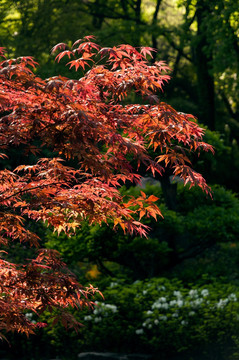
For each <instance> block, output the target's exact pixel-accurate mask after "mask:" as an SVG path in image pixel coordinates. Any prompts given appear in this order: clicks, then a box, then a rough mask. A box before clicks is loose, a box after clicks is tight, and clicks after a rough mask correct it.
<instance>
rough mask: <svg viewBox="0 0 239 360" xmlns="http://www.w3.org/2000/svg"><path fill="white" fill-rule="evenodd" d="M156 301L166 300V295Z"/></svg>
mask: <svg viewBox="0 0 239 360" xmlns="http://www.w3.org/2000/svg"><path fill="white" fill-rule="evenodd" d="M158 301H160V302H166V297H161V298H159V299H158Z"/></svg>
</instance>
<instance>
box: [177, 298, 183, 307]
mask: <svg viewBox="0 0 239 360" xmlns="http://www.w3.org/2000/svg"><path fill="white" fill-rule="evenodd" d="M177 305H178V307H182V306H183V300H180V299H178V300H177Z"/></svg>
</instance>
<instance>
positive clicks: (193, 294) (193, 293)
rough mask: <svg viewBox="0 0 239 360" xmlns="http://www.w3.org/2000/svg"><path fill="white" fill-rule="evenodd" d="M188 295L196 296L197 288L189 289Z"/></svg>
mask: <svg viewBox="0 0 239 360" xmlns="http://www.w3.org/2000/svg"><path fill="white" fill-rule="evenodd" d="M189 296H190V297H198V291H197V290H190V291H189Z"/></svg>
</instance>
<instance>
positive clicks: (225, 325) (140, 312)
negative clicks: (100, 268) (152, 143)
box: [82, 278, 239, 357]
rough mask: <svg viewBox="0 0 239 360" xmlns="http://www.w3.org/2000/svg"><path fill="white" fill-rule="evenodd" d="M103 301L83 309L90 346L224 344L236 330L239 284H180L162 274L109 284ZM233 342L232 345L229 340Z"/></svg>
mask: <svg viewBox="0 0 239 360" xmlns="http://www.w3.org/2000/svg"><path fill="white" fill-rule="evenodd" d="M104 296H105V298H106V299H107V303H106V302H104V301H101V302H97V303H96V307H95V309H94V310H93V312H92V313H91V314H90V315H89V314H87V315H85V318H84V324H85V326H87V327H89V331H85V330H84V332H82V334H83V335H84V333H87V339H85V340H84V341H85V342H84V344H86V342H87V344H88V347H89V349H92V348H93V349H95V350H100V351H102V347H103V348H104V349H105V350H107V351H124V348H125V351H127V352H130V351H131V352H138V351H143V352H156V353H157V352H159V351H161V352H162V353H163V354H164V355H165V356H166V357H167V356H170V355H171V354H173V353H178V352H182V351H191V350H192V349H193V348H196V347H200V348H202V349H203V348H206V347H207V346H208V344H211V343H216V344H217V348H218V349H220V348H223V346H224V345H223V344H224V343H225V342H228V341H229V342H230V344H232V348H233V346H234V345H235V344H234V343H233V337H234V336H237V333H239V288H236V287H232V286H230V285H222V284H219V283H215V284H211V285H207V286H201V287H192V288H186V287H184V286H183V285H182V284H181V282H180V281H178V280H171V281H170V280H168V279H163V278H157V279H151V280H149V281H136V282H134V283H133V284H132V285H120V284H117V285H115V286H111V285H110V286H109V287H108V288H107V289H106V290H105V291H104ZM234 347H235V346H234Z"/></svg>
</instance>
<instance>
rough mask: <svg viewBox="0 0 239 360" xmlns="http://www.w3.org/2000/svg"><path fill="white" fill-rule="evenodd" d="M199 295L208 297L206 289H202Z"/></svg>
mask: <svg viewBox="0 0 239 360" xmlns="http://www.w3.org/2000/svg"><path fill="white" fill-rule="evenodd" d="M201 295H202V296H203V297H206V296H208V295H209V291H208V289H203V290H202V291H201Z"/></svg>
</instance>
